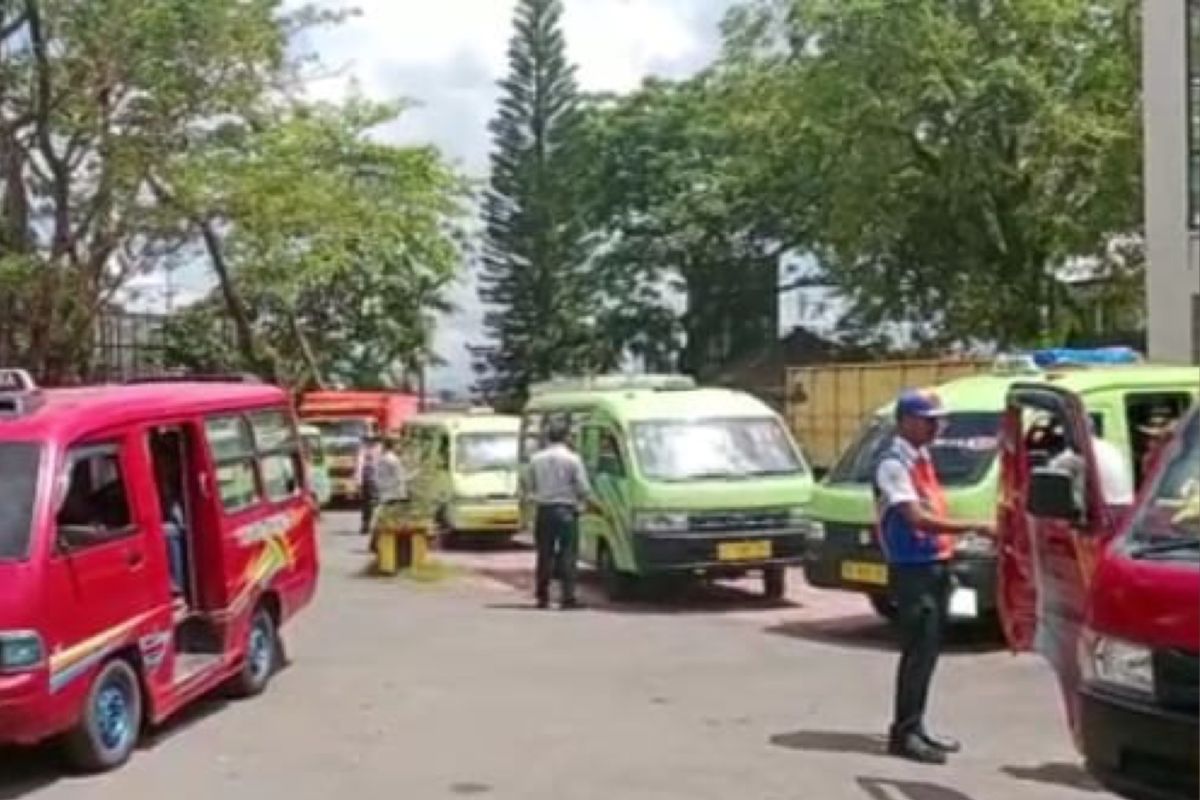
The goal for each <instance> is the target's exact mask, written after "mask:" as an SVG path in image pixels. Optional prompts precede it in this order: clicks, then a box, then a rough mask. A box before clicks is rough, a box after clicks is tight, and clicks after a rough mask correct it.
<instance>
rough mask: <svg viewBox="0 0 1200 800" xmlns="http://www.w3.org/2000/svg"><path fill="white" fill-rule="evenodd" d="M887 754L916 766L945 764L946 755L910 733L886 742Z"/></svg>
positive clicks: (918, 736)
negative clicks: (916, 764) (913, 763)
mask: <svg viewBox="0 0 1200 800" xmlns="http://www.w3.org/2000/svg"><path fill="white" fill-rule="evenodd" d="M888 753H889V754H890V755H893V756H897V757H898V758H906V759H908V760H909V761H915V762H917V763H918V764H945V763H946V753H945V751H943V750H940V749H938V748H936V747H934V746H933V745H932V744H930V743H929V742H927V741H925V739H924V737H922V736H920V735H918V734H915V733H910V734H906V735H904V736H893V737H892V738H891V739H890V740H889V741H888Z"/></svg>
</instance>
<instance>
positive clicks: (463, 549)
mask: <svg viewBox="0 0 1200 800" xmlns="http://www.w3.org/2000/svg"><path fill="white" fill-rule="evenodd" d="M439 547H440V549H442V550H445V551H446V552H448V553H468V554H482V553H525V552H529V551H531V550H533V545H532V544H530V543H529V542H526V541H524V540H522V539H515V538H512V537H508V536H497V535H494V534H479V535H472V534H469V533H457V534H454V536H453V537H452V538H450V539H443V540H442V541H441V543H440V544H439Z"/></svg>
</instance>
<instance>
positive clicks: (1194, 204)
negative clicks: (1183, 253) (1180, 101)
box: [1187, 0, 1200, 230]
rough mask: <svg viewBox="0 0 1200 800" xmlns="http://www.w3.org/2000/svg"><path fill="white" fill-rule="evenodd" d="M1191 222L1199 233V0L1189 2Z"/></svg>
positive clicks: (1189, 218)
mask: <svg viewBox="0 0 1200 800" xmlns="http://www.w3.org/2000/svg"><path fill="white" fill-rule="evenodd" d="M1187 13H1188V100H1189V103H1188V126H1189V132H1188V148H1189V167H1188V176H1189V181H1188V191H1189V198H1190V203H1189V211H1188V215H1189V216H1188V220H1189V222H1190V223H1191V227H1192V229H1193V230H1200V0H1188V4H1187Z"/></svg>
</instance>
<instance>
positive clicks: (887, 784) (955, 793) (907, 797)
mask: <svg viewBox="0 0 1200 800" xmlns="http://www.w3.org/2000/svg"><path fill="white" fill-rule="evenodd" d="M856 781H857V783H858V785H859V787H860V788H861V789H862V790H863V791H864V792H866V794H867V797H869V798H871V800H971V797H970V795H966V794H963V793H962V792H960V791H959V790H958V789H951V788H949V787H946V786H940V785H938V784H936V783H926V782H925V781H902V780H893V779H891V778H857V779H856Z"/></svg>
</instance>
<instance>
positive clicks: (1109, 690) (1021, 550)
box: [998, 385, 1200, 800]
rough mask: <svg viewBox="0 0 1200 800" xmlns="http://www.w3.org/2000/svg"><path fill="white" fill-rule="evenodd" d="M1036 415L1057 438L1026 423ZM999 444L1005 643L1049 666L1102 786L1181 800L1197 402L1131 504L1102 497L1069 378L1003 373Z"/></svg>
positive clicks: (1191, 725)
mask: <svg viewBox="0 0 1200 800" xmlns="http://www.w3.org/2000/svg"><path fill="white" fill-rule="evenodd" d="M1039 423H1049V426H1048V428H1049V429H1051V430H1054V431H1056V432H1057V438H1056V437H1055V436H1044V435H1043V436H1036V437H1035V436H1031V435H1030V431H1031V429H1032V428H1035V427H1037V426H1038V424H1039ZM1043 430H1045V429H1043ZM1051 442H1052V443H1053V444H1048V443H1051ZM1002 448H1003V449H1002V459H1003V461H1002V486H1003V490H1002V492H1001V501H1000V507H999V512H998V513H999V527H1000V553H1001V575H1000V580H1001V610H1002V618H1003V620H1004V623H1005V631H1006V634H1007V635H1008V638H1009V641H1010V643H1011V644H1012V645H1013V647H1014V648H1016V649H1019V650H1030V649H1036V650H1037V651H1039V652H1041V653H1042V654H1044V655H1045V656H1046V657H1047V658H1048V659H1049V661H1050V662H1051V664H1052V665H1053V666H1054V668H1055V672H1056V673H1057V674H1058V677H1059V682H1060V686H1061V689H1062V692H1063V699H1064V702H1065V705H1066V708H1067V715H1068V719H1069V721H1070V725H1071V730H1072V733H1073V734H1074V737H1075V741H1076V742H1077V744H1078V745H1079V747H1080V749H1081V750H1082V752H1083V755H1084V758H1085V759H1086V761H1087V765H1088V768H1089V770H1090V771H1091V772H1092V773H1093V774H1094V775H1095V776H1096V777H1097V778H1098V779H1099V780H1100V781H1101V782H1102V783H1103V784H1104V785H1105V786H1107V787H1108V788H1110V789H1112V790H1113V791H1115V792H1117V793H1119V794H1122V795H1123V796H1125V797H1131V798H1163V800H1166V799H1168V798H1169V799H1170V800H1175V798H1179V799H1180V800H1182V798H1189V800H1194V799H1195V798H1196V797H1197V795H1198V793H1200V409H1198V408H1193V409H1192V411H1191V412H1190V413H1189V414H1188V415H1187V416H1186V417H1185V418H1184V419H1182V420H1180V421H1179V422H1178V423H1177V427H1176V433H1175V436H1174V438H1173V440H1172V442H1171V443H1170V444H1169V445H1168V446H1167V448H1166V450H1165V451H1164V452H1163V453H1162V454H1161V456H1160V457H1159V459H1158V461H1157V466H1156V468H1155V470H1154V471H1153V473H1152V474H1151V475H1150V476H1149V477H1148V479H1147V480H1146V483H1145V485H1144V486H1142V487H1141V492H1140V495H1139V501H1138V504H1137V506H1136V507H1135V508H1133V509H1123V508H1112V507H1108V506H1106V505H1105V503H1104V498H1103V497H1102V493H1101V485H1102V480H1101V477H1100V470H1099V467H1098V462H1097V458H1096V454H1095V452H1094V449H1093V447H1092V444H1091V434H1090V430H1089V428H1088V423H1087V416H1086V414H1085V412H1084V410H1083V407H1082V405H1081V404H1080V402H1079V400H1078V398H1076V397H1075V396H1073V395H1072V394H1071V393H1070V392H1067V391H1064V390H1062V389H1059V388H1055V387H1053V386H1045V385H1041V386H1033V385H1018V386H1015V387H1013V389H1012V391H1011V393H1010V395H1009V403H1008V412H1007V415H1006V419H1005V424H1004V432H1003V444H1002ZM1048 448H1052V449H1048ZM1053 449H1057V450H1058V451H1059V452H1053ZM1068 449H1069V450H1070V451H1071V452H1070V453H1068V454H1067V455H1068V456H1071V457H1072V458H1068V459H1066V460H1065V461H1064V460H1063V459H1062V458H1060V456H1061V455H1063V451H1066V450H1068ZM1074 456H1078V458H1073V457H1074ZM1072 459H1073V461H1072ZM1071 463H1074V464H1075V465H1076V466H1075V467H1074V468H1070V467H1064V466H1063V465H1064V464H1068V465H1069V464H1071Z"/></svg>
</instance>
